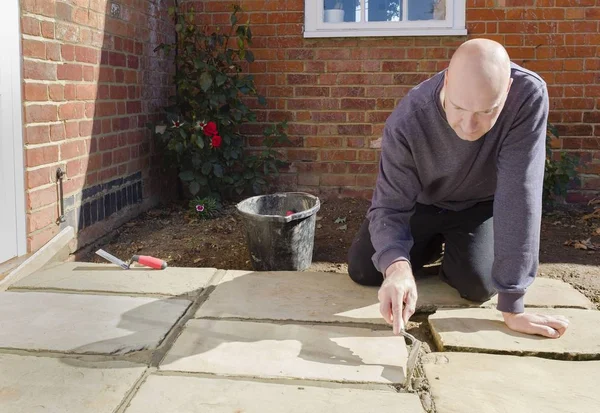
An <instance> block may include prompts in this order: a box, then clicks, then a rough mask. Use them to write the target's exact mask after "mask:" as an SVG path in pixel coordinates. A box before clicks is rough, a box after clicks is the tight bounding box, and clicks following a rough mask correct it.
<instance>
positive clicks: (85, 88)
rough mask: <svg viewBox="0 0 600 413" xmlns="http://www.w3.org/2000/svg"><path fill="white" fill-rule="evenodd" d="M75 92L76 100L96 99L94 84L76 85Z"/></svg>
mask: <svg viewBox="0 0 600 413" xmlns="http://www.w3.org/2000/svg"><path fill="white" fill-rule="evenodd" d="M76 91H77V92H76V93H77V99H78V100H94V99H96V92H97V90H96V85H93V84H91V85H85V84H80V85H76Z"/></svg>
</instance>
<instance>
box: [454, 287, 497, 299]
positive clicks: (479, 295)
mask: <svg viewBox="0 0 600 413" xmlns="http://www.w3.org/2000/svg"><path fill="white" fill-rule="evenodd" d="M459 293H460V296H461V297H462V298H465V299H467V300H469V301H476V302H481V303H482V302H485V301H487V300H489V299H490V298H492V297H493V296H495V295H496V290H495V289H494V288H493V287H492V286H491V285H487V284H475V285H469V286H465V287H463V288H462V291H459Z"/></svg>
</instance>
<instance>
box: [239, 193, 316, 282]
mask: <svg viewBox="0 0 600 413" xmlns="http://www.w3.org/2000/svg"><path fill="white" fill-rule="evenodd" d="M236 207H237V210H238V213H239V214H240V215H241V216H242V218H243V221H244V226H245V228H246V242H247V244H248V250H249V251H250V259H251V261H252V267H253V268H254V270H255V271H302V270H305V269H306V268H308V267H310V265H311V264H312V254H313V246H314V238H315V226H316V219H317V215H316V214H317V211H319V208H320V207H321V203H320V201H319V198H317V197H316V196H314V195H311V194H308V193H304V192H283V193H275V194H269V195H259V196H254V197H251V198H247V199H245V200H243V201H241V202H240V203H238V204H237V205H236Z"/></svg>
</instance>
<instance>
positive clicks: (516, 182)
mask: <svg viewBox="0 0 600 413" xmlns="http://www.w3.org/2000/svg"><path fill="white" fill-rule="evenodd" d="M548 106H549V104H548V91H547V88H546V84H545V82H544V81H543V79H542V78H541V77H540V76H538V75H537V74H535V73H533V72H531V71H529V70H526V69H524V68H522V67H519V66H518V65H516V64H514V63H512V62H511V61H510V59H509V56H508V54H507V52H506V50H505V49H504V47H502V46H501V45H500V44H498V43H496V42H493V41H491V40H484V39H475V40H470V41H467V42H465V43H463V44H462V45H461V46H460V47H459V48H458V49H457V50H456V52H455V53H454V55H453V56H452V59H451V61H450V65H449V67H448V69H447V70H445V71H443V72H441V73H438V74H437V75H435V76H433V77H432V78H430V79H428V80H426V81H425V82H423V83H421V84H420V85H418V86H416V87H415V88H414V89H412V90H411V91H410V92H409V93H408V94H407V95H406V97H405V98H404V99H402V101H401V102H400V103H399V105H398V107H397V108H396V109H395V110H394V112H393V113H392V114H391V115H390V117H389V118H388V120H387V121H386V124H385V129H384V132H383V140H382V148H381V161H380V165H379V175H378V178H377V183H376V188H375V191H374V195H373V199H372V203H371V207H370V208H369V211H368V213H367V217H366V220H365V221H364V223H363V225H362V227H361V228H360V230H359V232H358V234H357V236H356V238H355V240H354V242H353V244H352V246H351V248H350V251H349V253H348V272H349V275H350V277H351V278H352V279H353V280H354V281H355V282H357V283H359V284H363V285H377V286H379V285H380V286H381V287H380V289H379V293H378V298H379V301H380V310H381V314H382V316H383V318H384V319H385V320H386V321H387V322H388V323H390V324H393V328H394V333H395V334H397V333H398V332H399V330H401V329H403V328H404V325H405V324H406V323H407V322H408V319H409V318H410V316H412V314H413V313H414V311H415V306H416V303H417V299H418V292H417V287H416V285H415V279H414V272H415V271H417V270H419V269H421V268H422V267H423V265H425V264H427V263H429V262H431V261H433V260H435V259H437V258H439V257H440V253H441V251H442V244H444V249H443V258H442V265H441V268H440V276H441V278H442V279H443V280H444V281H445V282H446V283H448V284H449V285H450V286H452V287H454V288H455V289H456V290H457V291H458V292H459V294H460V295H461V296H462V297H464V298H466V299H468V300H471V301H476V302H482V301H486V300H488V299H490V298H491V297H493V296H495V295H496V294H497V295H498V304H497V309H498V310H499V311H501V312H502V315H503V318H504V321H505V323H506V324H507V326H508V327H509V328H511V329H513V330H515V331H519V332H523V333H528V334H538V335H542V336H546V337H552V338H557V337H560V336H561V335H562V334H563V333H564V332H565V330H566V329H567V327H568V320H567V319H566V318H565V317H562V316H556V317H551V316H544V315H538V314H531V313H526V312H524V305H523V297H524V295H525V292H526V290H527V287H528V286H529V285H530V284H531V283H532V282H533V280H534V278H535V276H536V273H537V268H538V251H539V243H540V224H541V211H542V209H541V208H542V186H543V176H544V162H545V156H546V146H545V142H546V125H547V123H546V122H547V118H548Z"/></svg>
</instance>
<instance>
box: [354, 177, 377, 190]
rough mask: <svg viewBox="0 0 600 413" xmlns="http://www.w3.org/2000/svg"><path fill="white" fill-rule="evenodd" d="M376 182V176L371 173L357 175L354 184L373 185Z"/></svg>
mask: <svg viewBox="0 0 600 413" xmlns="http://www.w3.org/2000/svg"><path fill="white" fill-rule="evenodd" d="M376 182H377V177H376V176H373V175H357V176H356V185H357V186H369V187H374V186H375V183H376Z"/></svg>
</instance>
